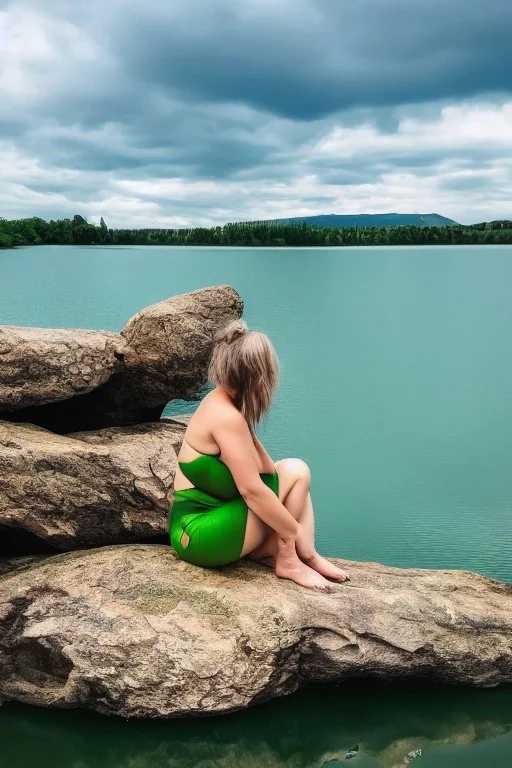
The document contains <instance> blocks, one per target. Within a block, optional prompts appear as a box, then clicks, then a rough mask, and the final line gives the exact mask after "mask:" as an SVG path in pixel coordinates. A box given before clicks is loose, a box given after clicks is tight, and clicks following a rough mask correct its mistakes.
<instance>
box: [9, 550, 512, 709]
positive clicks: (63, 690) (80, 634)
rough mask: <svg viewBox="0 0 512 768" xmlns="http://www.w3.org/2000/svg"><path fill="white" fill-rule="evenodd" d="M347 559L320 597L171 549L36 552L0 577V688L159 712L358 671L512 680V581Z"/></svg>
mask: <svg viewBox="0 0 512 768" xmlns="http://www.w3.org/2000/svg"><path fill="white" fill-rule="evenodd" d="M337 562H339V563H340V564H341V565H342V566H343V567H345V568H346V569H347V570H349V572H350V574H351V581H350V582H349V583H346V584H339V585H336V586H335V587H334V591H333V592H332V593H331V594H325V595H323V594H316V593H313V592H309V591H308V590H305V589H303V588H301V587H299V586H297V585H296V584H293V583H292V582H289V581H284V580H279V579H278V578H277V577H276V576H275V575H274V573H273V571H272V570H271V569H269V568H266V567H265V566H263V565H257V564H255V563H251V562H247V561H241V562H239V563H237V564H235V565H233V566H229V567H225V568H223V569H218V570H217V569H216V570H210V569H203V568H199V567H196V566H193V565H189V564H187V563H185V562H183V561H179V560H178V559H177V558H176V556H175V555H174V553H173V551H172V549H171V548H170V547H169V546H167V545H152V546H150V545H143V544H132V545H122V546H111V547H103V548H98V549H90V550H87V551H80V552H68V553H66V554H61V555H56V556H53V557H49V558H44V559H39V560H35V561H27V560H25V561H24V562H23V563H22V564H21V565H20V566H19V568H18V569H17V570H13V571H11V572H10V573H7V574H5V575H4V576H2V577H1V578H0V697H1V698H3V699H4V700H16V701H21V702H25V703H29V704H35V705H40V706H54V707H85V708H89V709H94V710H97V711H99V712H102V713H107V714H118V715H122V716H125V717H153V718H158V717H172V716H175V717H177V716H185V715H201V714H213V713H220V712H227V711H231V710H236V709H242V708H245V707H247V706H250V705H252V704H255V703H258V702H260V701H264V700H266V699H271V698H274V697H277V696H281V695H283V694H286V693H289V692H291V691H293V690H295V689H296V688H298V687H299V686H300V685H301V684H302V683H334V684H340V683H342V682H343V681H345V680H347V679H349V678H355V677H364V678H380V679H387V680H399V679H408V678H409V679H410V678H417V679H428V680H431V681H433V680H437V681H439V682H444V683H466V684H470V685H475V686H495V685H498V684H499V683H506V682H508V683H510V682H512V585H510V584H505V583H502V582H499V581H496V580H493V579H488V578H486V577H483V576H479V575H477V574H474V573H470V572H467V571H442V570H419V569H401V568H392V567H388V566H384V565H380V564H378V563H357V562H352V561H342V560H339V561H337Z"/></svg>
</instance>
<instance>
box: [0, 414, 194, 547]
mask: <svg viewBox="0 0 512 768" xmlns="http://www.w3.org/2000/svg"><path fill="white" fill-rule="evenodd" d="M185 428H186V427H185V424H183V423H180V422H178V421H175V420H173V419H166V420H165V421H162V422H160V421H157V422H153V423H149V424H138V425H134V426H131V427H110V428H107V429H102V430H99V431H96V432H95V431H90V432H76V433H72V434H69V435H56V434H54V433H52V432H49V431H47V430H45V429H41V428H40V427H36V426H34V425H30V424H13V423H10V422H5V421H4V422H0V552H3V553H4V554H6V555H7V554H13V553H16V552H18V553H30V552H37V551H44V550H49V549H57V550H67V549H77V548H80V547H90V546H98V545H101V544H112V543H120V542H130V541H141V540H150V539H156V540H158V539H159V538H160V539H161V538H162V537H165V536H166V535H167V516H168V510H169V504H170V501H171V499H172V483H173V480H174V474H175V471H176V455H177V451H179V447H180V445H181V441H182V438H183V433H184V431H185Z"/></svg>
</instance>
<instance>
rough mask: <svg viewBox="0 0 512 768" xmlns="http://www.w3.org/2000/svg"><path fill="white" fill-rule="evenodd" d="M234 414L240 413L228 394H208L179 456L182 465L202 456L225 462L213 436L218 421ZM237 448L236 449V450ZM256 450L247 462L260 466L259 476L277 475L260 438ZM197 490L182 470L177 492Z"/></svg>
mask: <svg viewBox="0 0 512 768" xmlns="http://www.w3.org/2000/svg"><path fill="white" fill-rule="evenodd" d="M230 410H236V411H237V409H236V407H235V405H234V404H233V402H232V400H231V399H230V397H229V395H228V394H227V393H226V392H224V391H222V390H220V389H218V388H216V389H213V390H212V391H211V392H208V394H207V395H205V397H204V398H203V400H202V401H201V403H200V404H199V406H198V408H197V410H196V412H195V413H194V414H193V416H192V418H191V419H190V422H189V424H188V426H187V429H186V431H185V435H184V438H183V442H182V445H181V448H180V451H179V454H178V461H183V462H187V461H193V459H195V458H197V457H198V456H200V455H202V454H205V453H209V454H212V455H219V452H220V459H221V460H222V458H223V456H222V451H221V449H220V447H219V446H218V445H217V443H216V442H215V440H214V438H213V432H214V429H215V424H216V423H218V420H219V419H220V418H222V416H223V415H224V414H225V413H226V411H228V412H229V411H230ZM237 412H238V411H237ZM233 448H235V449H236V446H233ZM252 448H253V450H252V452H251V455H249V456H247V459H248V460H249V461H252V462H256V464H257V468H258V472H274V471H275V467H274V464H273V462H272V459H271V458H270V456H269V455H268V453H267V452H266V451H265V449H264V448H263V446H262V444H261V443H260V441H259V440H258V439H257V438H256V441H255V442H254V443H253V447H252ZM224 450H226V446H224ZM193 487H194V486H193V485H192V483H191V482H190V481H189V480H188V478H186V477H185V475H184V474H183V472H182V471H181V469H180V468H179V466H178V467H177V469H176V475H175V478H174V490H175V491H182V490H185V489H186V488H193Z"/></svg>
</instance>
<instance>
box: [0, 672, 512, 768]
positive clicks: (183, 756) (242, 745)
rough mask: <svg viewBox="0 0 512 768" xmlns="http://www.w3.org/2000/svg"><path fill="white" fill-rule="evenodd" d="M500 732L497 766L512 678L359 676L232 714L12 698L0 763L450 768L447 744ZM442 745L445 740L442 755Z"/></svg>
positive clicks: (128, 767)
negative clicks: (111, 709)
mask: <svg viewBox="0 0 512 768" xmlns="http://www.w3.org/2000/svg"><path fill="white" fill-rule="evenodd" d="M504 735H505V736H506V737H505V739H504V740H503V745H502V746H499V748H498V753H497V752H496V749H494V752H493V757H492V762H493V766H497V767H498V768H500V766H502V765H503V767H504V768H505V766H509V765H510V760H509V759H510V755H511V752H510V751H511V750H512V689H511V688H500V689H490V690H467V689H446V688H439V687H438V688H435V689H431V688H429V689H421V690H418V689H414V688H413V687H406V688H404V687H400V688H399V687H397V686H393V687H392V688H391V687H388V686H385V685H382V686H380V687H375V686H368V685H363V684H361V683H359V684H355V683H354V684H350V685H348V684H347V685H345V686H343V687H342V688H339V689H337V690H332V689H328V690H318V689H317V690H314V691H313V690H309V691H302V692H301V693H299V694H296V695H293V696H290V697H287V698H285V699H281V700H279V701H275V702H271V703H269V704H264V705H260V706H258V707H254V708H252V709H250V710H249V711H247V712H240V713H236V714H233V715H224V716H217V717H213V718H201V719H194V720H191V719H187V720H167V721H124V720H121V719H118V718H106V717H101V716H99V715H94V714H89V713H84V712H78V711H76V710H73V711H56V710H53V711H48V710H38V709H31V708H28V707H20V706H17V705H6V706H4V707H3V708H2V711H1V716H0V744H1V745H2V749H1V751H0V768H29V767H31V766H33V765H37V766H38V768H215V767H217V768H219V766H222V768H238V767H239V766H247V768H277V767H278V766H285V767H286V768H307V767H309V766H313V767H314V768H322V767H324V768H336V766H337V765H341V764H342V763H346V761H347V760H350V761H351V762H350V765H352V766H354V768H356V766H359V768H369V767H370V766H374V767H375V768H403V767H404V766H407V765H412V766H413V768H421V766H425V768H427V766H434V765H437V766H441V765H442V767H443V768H445V766H451V765H453V766H455V765H457V766H459V765H461V763H459V762H458V761H457V762H453V763H452V762H451V757H450V756H451V755H453V756H454V758H455V756H456V753H457V752H459V751H460V750H456V749H449V750H447V749H446V748H447V747H456V746H458V747H461V746H467V745H479V747H482V746H483V747H484V748H485V742H486V740H493V739H496V737H498V736H504ZM488 743H489V744H491V743H494V744H496V742H491V741H489V742H488ZM473 748H474V747H473ZM436 749H437V750H439V749H443V750H445V751H444V752H443V758H442V761H441V762H436V759H435V758H436ZM499 750H501V752H499ZM469 752H471V750H469ZM447 755H448V757H447ZM507 755H508V758H507ZM429 756H430V759H429ZM501 758H502V761H501ZM455 759H456V758H455ZM466 759H467V755H466ZM479 759H482V760H485V752H482V753H481V754H480V756H479ZM431 761H432V762H431ZM464 764H466V765H467V764H468V763H467V762H466V763H464ZM476 764H477V763H475V765H476Z"/></svg>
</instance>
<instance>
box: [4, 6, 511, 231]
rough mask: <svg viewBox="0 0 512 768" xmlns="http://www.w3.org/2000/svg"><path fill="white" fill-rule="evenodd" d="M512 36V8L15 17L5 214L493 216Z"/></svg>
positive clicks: (152, 9)
mask: <svg viewBox="0 0 512 768" xmlns="http://www.w3.org/2000/svg"><path fill="white" fill-rule="evenodd" d="M511 27H512V3H509V2H504V0H494V2H493V3H492V7H491V6H490V5H489V3H484V2H483V1H482V0H473V1H472V2H469V0H466V2H462V0H451V2H449V3H446V2H445V3H441V2H439V0H431V2H428V3H427V2H426V1H425V0H408V1H407V2H406V1H405V0H386V1H385V0H350V1H349V0H279V2H277V1H276V0H245V1H244V2H238V1H235V0H179V1H178V0H165V2H164V0H152V2H151V3H146V4H141V3H140V2H138V0H137V2H136V0H87V1H86V0H74V2H72V3H69V2H68V1H66V2H65V1H64V0H53V2H50V0H12V2H10V3H8V4H5V3H4V4H2V2H1V0H0V215H2V213H3V214H4V215H17V214H18V213H21V212H24V213H25V212H26V213H28V214H32V213H38V214H39V215H48V212H50V216H52V217H56V216H58V215H59V214H61V213H62V214H63V215H69V213H71V212H80V213H82V214H83V215H90V216H93V217H95V218H96V219H97V218H98V217H99V215H101V214H104V215H106V216H107V217H109V220H110V222H111V223H112V224H116V223H119V224H120V225H121V224H123V225H126V224H130V225H133V224H138V223H141V224H145V225H146V224H147V225H150V224H159V223H161V224H162V223H171V224H172V222H174V221H175V222H177V223H178V224H180V223H183V224H187V223H193V224H196V223H197V224H201V223H216V222H223V221H226V220H230V219H241V218H245V219H247V218H251V217H254V218H266V217H272V216H273V215H275V216H279V215H283V216H284V215H286V216H293V215H303V214H305V213H313V212H326V210H325V209H326V208H328V209H329V211H328V212H330V211H332V210H337V211H338V212H339V213H343V212H347V213H350V212H357V211H370V212H371V211H372V210H383V207H384V208H386V209H388V210H389V209H393V210H397V209H400V208H401V209H403V210H405V211H407V210H417V209H419V208H425V209H426V210H434V209H440V212H441V213H446V214H447V215H452V216H453V217H454V218H463V216H462V217H461V216H460V214H461V213H462V214H463V215H464V212H465V208H464V206H465V205H470V208H471V210H475V211H477V210H480V208H481V209H482V211H483V207H482V205H483V203H480V202H479V197H478V191H479V190H480V191H481V192H482V191H484V190H485V195H486V196H487V197H488V198H489V201H490V202H489V205H491V204H492V200H497V201H504V200H506V197H507V194H508V195H509V198H512V194H510V190H511V187H512V178H511V173H512V171H511V168H510V163H509V162H508V161H509V158H510V151H511V146H510V143H511V142H508V143H507V141H506V140H504V139H503V136H504V135H505V134H507V131H508V134H507V135H512V125H511V113H510V112H507V111H506V110H504V109H502V108H503V107H504V105H506V104H507V103H508V102H510V101H511V97H510V95H509V93H510V89H511V87H512V77H511V74H512V72H511V69H512V66H511V57H510V56H509V52H508V51H509V40H508V37H509V30H510V28H511ZM457 105H465V106H464V108H462V107H461V110H460V112H458V113H456V114H455V116H454V115H453V114H452V113H451V112H450V108H451V107H453V106H455V107H456V106H457ZM446 110H448V111H446ZM468 125H469V126H470V129H468V130H466V132H464V131H465V127H466V126H468ZM496 125H498V126H499V129H496V127H495V126H496ZM500 131H501V133H500ZM463 171H468V174H467V175H464V174H463V173H462V172H463ZM472 185H473V186H472ZM2 187H3V188H2ZM459 193H460V194H459ZM436 195H437V197H436ZM478 206H480V208H479V207H478ZM441 209H442V210H441ZM502 209H503V206H502V208H501V209H500V211H501V210H502ZM503 212H504V211H503ZM497 215H499V214H498V213H497ZM482 217H483V216H480V214H477V213H475V214H474V215H473V214H472V213H471V212H469V213H467V217H466V218H467V219H468V220H472V219H473V218H482Z"/></svg>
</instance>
